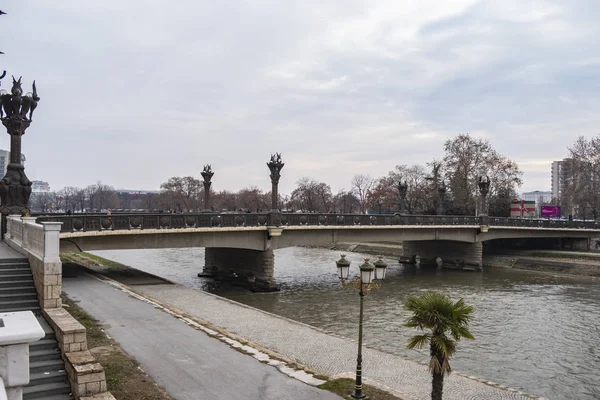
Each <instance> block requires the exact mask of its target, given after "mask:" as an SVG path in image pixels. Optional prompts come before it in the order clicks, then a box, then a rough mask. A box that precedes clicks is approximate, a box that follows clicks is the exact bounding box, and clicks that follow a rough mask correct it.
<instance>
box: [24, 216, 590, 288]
mask: <svg viewBox="0 0 600 400" xmlns="http://www.w3.org/2000/svg"><path fill="white" fill-rule="evenodd" d="M33 219H35V220H36V221H37V222H38V223H42V222H61V223H62V225H61V229H60V249H61V251H89V250H108V249H149V248H182V247H204V248H206V253H205V260H204V267H203V271H202V273H201V276H213V277H216V278H226V277H228V278H231V277H232V276H235V277H237V279H239V280H241V281H242V282H243V283H248V284H249V285H250V286H251V287H253V288H254V289H256V290H272V289H275V288H276V286H277V285H276V282H275V281H274V278H273V271H274V267H275V261H274V260H275V259H274V254H273V250H275V249H280V248H285V247H290V246H324V247H330V246H333V245H335V244H336V243H348V242H350V243H352V242H390V241H402V242H403V248H404V250H403V251H404V257H405V259H406V260H414V259H415V257H416V256H417V255H418V256H419V257H420V258H421V259H422V260H423V261H427V260H428V261H432V260H435V259H438V258H439V261H440V262H442V263H444V264H445V265H452V266H455V267H459V268H462V267H471V268H481V266H482V257H483V243H484V242H490V241H494V240H499V239H503V240H515V239H518V240H530V239H538V240H543V242H544V246H546V247H552V248H564V247H567V246H569V247H570V248H576V249H580V250H586V249H589V246H590V239H591V238H595V237H599V236H600V223H598V222H596V221H560V220H542V219H515V218H495V217H488V216H485V215H483V216H479V217H475V216H450V215H403V214H383V215H366V214H324V213H279V212H267V213H210V212H203V213H182V214H152V213H136V214H113V215H105V214H79V215H77V214H76V215H45V216H39V217H36V218H33Z"/></svg>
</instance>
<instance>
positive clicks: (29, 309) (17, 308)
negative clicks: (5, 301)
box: [0, 306, 40, 313]
mask: <svg viewBox="0 0 600 400" xmlns="http://www.w3.org/2000/svg"><path fill="white" fill-rule="evenodd" d="M39 310H40V306H35V307H6V308H0V312H3V313H7V312H17V311H33V312H36V311H39Z"/></svg>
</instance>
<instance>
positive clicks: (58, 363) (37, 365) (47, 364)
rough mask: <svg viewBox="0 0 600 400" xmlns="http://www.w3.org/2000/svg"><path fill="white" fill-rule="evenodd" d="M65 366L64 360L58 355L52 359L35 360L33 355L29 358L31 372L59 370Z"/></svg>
mask: <svg viewBox="0 0 600 400" xmlns="http://www.w3.org/2000/svg"><path fill="white" fill-rule="evenodd" d="M64 368H65V364H64V362H63V360H62V359H61V358H60V357H59V356H57V357H56V358H54V359H51V360H42V361H33V360H31V356H30V359H29V373H30V374H35V373H39V372H51V371H58V370H61V369H64Z"/></svg>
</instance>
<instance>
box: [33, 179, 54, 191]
mask: <svg viewBox="0 0 600 400" xmlns="http://www.w3.org/2000/svg"><path fill="white" fill-rule="evenodd" d="M31 191H32V192H49V191H50V185H49V184H48V182H44V181H31Z"/></svg>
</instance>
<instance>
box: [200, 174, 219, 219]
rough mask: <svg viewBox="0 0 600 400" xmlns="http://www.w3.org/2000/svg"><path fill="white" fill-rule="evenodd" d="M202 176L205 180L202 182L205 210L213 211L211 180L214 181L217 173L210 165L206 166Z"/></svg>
mask: <svg viewBox="0 0 600 400" xmlns="http://www.w3.org/2000/svg"><path fill="white" fill-rule="evenodd" d="M200 174H201V175H202V178H204V180H203V181H202V184H203V185H204V210H205V211H211V209H210V186H211V185H212V182H211V181H210V180H211V179H212V177H213V175H214V174H215V173H214V172H213V171H212V169H211V167H210V164H207V165H205V166H204V169H203V170H202V172H201V173H200Z"/></svg>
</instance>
